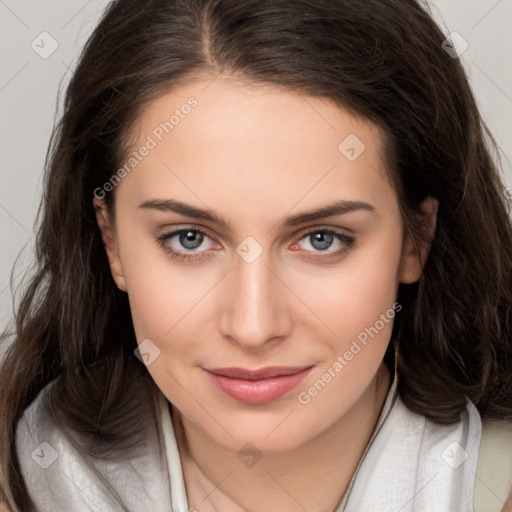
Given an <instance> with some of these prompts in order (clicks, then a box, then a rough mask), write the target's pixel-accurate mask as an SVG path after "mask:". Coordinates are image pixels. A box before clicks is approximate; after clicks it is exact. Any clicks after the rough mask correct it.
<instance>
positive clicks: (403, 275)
mask: <svg viewBox="0 0 512 512" xmlns="http://www.w3.org/2000/svg"><path fill="white" fill-rule="evenodd" d="M438 206H439V203H438V201H437V199H436V198H435V197H432V196H429V197H427V198H426V199H425V200H424V201H423V202H422V203H421V204H420V210H421V215H422V217H423V218H424V221H425V222H426V224H427V226H428V234H429V238H430V239H431V240H432V239H433V238H434V233H435V230H436V221H437V208H438ZM430 246H431V243H429V242H426V241H425V240H422V239H421V238H417V237H413V235H412V233H410V232H407V233H406V234H405V240H404V244H403V249H402V260H401V263H400V274H399V275H400V282H401V283H404V284H410V283H415V282H416V281H418V280H419V278H420V277H421V273H422V271H423V266H424V265H425V262H426V261H427V257H428V253H429V251H430Z"/></svg>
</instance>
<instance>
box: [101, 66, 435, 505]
mask: <svg viewBox="0 0 512 512" xmlns="http://www.w3.org/2000/svg"><path fill="white" fill-rule="evenodd" d="M190 97H194V98H195V99H197V106H195V107H194V108H193V109H192V110H191V111H190V113H189V114H188V115H186V116H183V118H182V119H181V118H180V121H179V124H177V125H176V126H175V127H174V128H173V130H172V131H170V133H168V134H164V136H163V137H162V140H161V141H158V140H157V139H155V140H156V141H157V144H156V147H154V148H153V149H151V151H149V153H148V154H147V156H145V157H144V158H143V159H142V160H141V161H140V162H139V163H138V164H137V166H136V168H135V169H134V170H132V171H131V172H130V173H128V174H127V176H126V177H124V178H123V179H122V180H121V182H120V183H119V184H118V185H117V186H116V189H115V194H116V205H115V215H116V220H115V223H114V222H112V220H111V219H110V218H109V216H108V214H107V212H106V210H105V208H104V204H103V202H102V201H101V200H100V199H95V200H94V204H95V207H96V208H97V212H98V223H99V226H100V228H101V230H102V234H103V241H104V244H105V247H106V250H107V254H108V257H109V262H110V266H111V269H112V275H113V277H114V280H115V282H116V284H117V286H118V287H119V288H120V289H121V290H124V291H126V292H127V293H128V295H129V299H130V305H131V310H132V316H133V322H134V328H135V332H136V336H137V340H138V342H139V343H141V342H142V341H143V340H145V339H149V340H151V343H152V344H154V346H156V347H158V349H159V351H160V354H159V355H158V357H156V359H155V360H154V361H153V362H152V363H151V364H150V365H149V366H148V371H149V372H150V374H151V376H152V377H153V379H154V380H155V382H156V384H157V385H158V386H159V388H160V389H161V390H162V392H163V393H164V394H165V395H166V397H167V398H168V399H169V401H170V402H172V404H173V405H174V409H173V421H174V424H175V428H176V431H177V437H178V445H179V448H180V454H181V457H182V463H183V467H184V473H185V481H186V486H187V493H188V497H189V505H190V506H191V507H194V508H195V509H196V510H198V511H200V512H203V511H212V510H223V511H228V512H230V511H242V510H251V511H255V510H280V511H295V510H304V509H306V510H316V511H321V510H325V511H329V510H333V509H334V507H335V506H336V504H337V503H338V502H339V500H340V499H341V497H342V495H343V493H344V492H345V489H346V487H347V485H348V482H349V481H350V478H351V476H352V474H353V472H354V470H355V468H356V466H357V464H358V462H359V460H360V458H361V456H362V454H363V451H364V449H365V447H366V445H367V443H368V440H369V439H370V436H371V434H372V432H373V429H374V427H375V424H376V421H377V419H378V416H379V414H380V411H381V409H382V406H383V403H384V400H385V397H386V395H387V392H388V390H389V386H390V383H391V376H390V374H389V371H388V370H387V367H386V365H385V364H384V363H383V362H382V359H383V356H384V353H385V351H386V348H387V345H388V343H389V339H390V335H391V330H392V321H389V322H387V323H384V327H383V328H381V329H380V330H379V331H378V334H377V335H375V336H374V337H373V338H370V339H369V342H368V344H367V345H366V346H364V347H363V348H362V349H361V350H360V351H359V352H358V353H357V354H356V355H354V357H353V358H352V359H351V360H350V361H348V362H347V364H346V365H345V366H344V367H343V369H342V370H341V371H339V372H336V373H335V377H333V378H332V379H331V380H330V382H329V383H328V384H327V385H326V386H325V387H324V388H323V389H322V390H321V391H320V392H318V393H317V394H316V395H315V396H314V397H312V398H311V400H310V401H309V403H307V404H302V403H300V402H299V400H298V395H299V393H300V392H304V391H307V390H308V389H309V388H310V387H311V386H312V385H313V384H314V383H315V381H317V380H318V379H321V378H322V375H323V374H324V373H325V372H326V371H327V370H328V369H329V368H330V367H331V368H332V366H333V364H334V363H335V362H336V361H337V360H338V356H343V354H345V352H346V351H347V350H349V349H350V346H351V343H352V342H353V341H354V340H356V339H357V336H358V335H359V334H360V333H361V332H363V331H364V330H365V328H369V327H371V326H374V325H375V324H376V321H377V320H379V318H380V315H382V314H385V313H386V311H389V310H392V308H393V304H394V303H395V297H396V293H397V289H398V284H399V282H400V281H401V282H407V283H410V282H414V281H416V280H417V279H419V277H420V274H421V270H422V265H421V263H420V259H419V257H418V253H417V250H416V247H415V244H414V242H413V240H412V239H411V238H410V237H408V236H405V237H404V230H403V223H402V220H401V216H400V212H399V205H398V202H397V198H396V195H395V192H394V190H393V188H392V186H391V185H390V182H389V180H388V178H387V175H386V170H385V168H384V164H383V161H384V159H383V157H382V146H383V134H382V132H381V131H380V130H379V129H378V128H377V127H376V126H375V125H373V124H370V123H368V122H366V121H364V120H362V119H360V118H357V117H354V116H352V115H350V114H349V113H348V112H347V111H346V110H345V109H342V108H340V107H339V106H337V105H334V104H333V103H330V102H328V101H326V100H323V99H319V98H313V97H308V96H304V95H302V94H300V93H296V92H290V91H285V90H281V89H278V88H276V87H273V86H269V85H249V84H247V83H243V82H241V81H239V80H235V79H233V78H231V77H227V76H220V77H218V78H217V79H215V80H214V81H213V82H212V81H211V77H210V78H208V77H207V78H197V79H195V80H191V81H189V82H185V83H182V84H180V85H178V86H176V87H174V88H173V89H172V90H170V92H167V93H166V94H164V95H163V96H161V97H159V98H158V99H156V100H155V101H153V102H152V103H151V104H150V105H148V107H147V108H146V109H145V110H144V112H143V113H142V115H141V117H140V119H138V122H137V126H136V130H135V132H134V138H133V144H132V148H131V149H132V150H134V149H137V148H139V147H141V146H142V145H143V144H144V142H145V141H146V140H147V137H148V136H152V137H153V138H155V137H154V135H152V134H153V133H154V130H155V128H156V127H158V126H159V124H160V123H161V122H163V121H165V120H166V119H168V118H169V115H170V114H172V112H173V111H174V110H175V109H176V108H180V106H181V105H183V104H185V103H186V102H187V100H188V98H190ZM350 134H355V135H356V136H357V137H358V139H360V141H362V142H363V143H364V145H365V150H364V151H363V152H362V153H361V154H360V155H359V156H358V158H356V159H355V160H354V161H350V160H349V159H348V158H347V157H346V154H344V153H343V151H340V150H339V145H340V143H341V142H342V141H344V140H345V139H346V137H347V136H349V135H350ZM156 199H158V200H168V199H174V200H178V201H181V202H183V203H187V204H190V205H192V206H194V207H197V208H202V209H209V210H211V211H214V212H215V213H216V214H217V215H218V216H222V217H223V218H224V219H225V220H226V222H227V223H228V224H229V228H228V227H224V226H221V225H217V224H214V223H213V222H211V221H208V220H204V219H196V218H192V217H188V216H186V215H182V214H178V213H175V212H168V211H158V210H156V209H150V208H140V207H139V206H140V205H141V204H142V203H143V202H145V201H150V200H156ZM340 200H346V201H363V202H365V203H369V204H370V205H371V206H372V207H373V211H368V210H365V209H359V210H354V211H351V212H349V213H345V214H342V215H336V216H331V217H325V218H322V219H317V220H313V221H308V222H303V223H301V224H298V225H294V226H288V227H286V226H284V224H283V222H284V219H285V218H286V217H287V216H289V215H295V214H298V213H300V212H304V211H309V210H313V209H319V208H321V207H324V206H326V205H327V204H330V203H332V202H335V201H340ZM435 209H436V201H435V200H434V199H432V198H429V199H427V200H426V201H425V202H424V203H423V210H424V212H425V214H426V215H430V218H431V219H432V229H434V228H435V215H434V213H435ZM193 228H200V229H201V230H204V231H205V232H206V233H207V236H206V237H205V238H204V241H203V242H202V244H201V245H200V246H199V248H198V249H194V250H190V249H187V246H185V247H184V246H183V245H182V244H181V243H180V239H179V236H174V237H173V238H172V239H167V241H166V242H165V247H167V248H169V247H171V248H172V249H174V250H175V251H178V252H181V253H188V254H191V253H193V254H194V255H195V256H196V257H197V256H198V257H197V259H195V260H193V261H180V260H179V259H172V258H171V256H170V255H169V253H168V252H166V250H165V249H164V248H163V247H162V245H160V244H159V243H158V241H157V239H158V238H159V237H162V236H164V235H167V234H170V233H172V232H173V231H176V230H177V229H193ZM313 229H316V230H317V231H318V230H320V233H322V229H324V230H325V229H332V230H335V231H336V232H338V233H340V234H342V235H345V236H350V237H352V238H353V239H354V241H353V244H347V243H345V242H342V241H340V240H339V239H338V238H337V237H336V236H335V237H334V238H333V241H332V244H331V245H330V246H329V247H328V248H327V249H326V250H324V251H322V250H320V249H318V243H317V244H316V245H313V244H314V236H306V233H308V232H309V231H311V230H313ZM315 232H316V231H315ZM317 236H318V235H317ZM246 237H252V238H253V239H254V240H255V241H256V244H255V243H254V241H250V242H249V245H248V246H244V244H243V243H242V242H244V241H245V242H247V241H246V240H245V239H246ZM241 243H242V244H241ZM251 244H252V245H251ZM417 245H418V249H419V251H420V254H421V261H425V259H426V257H427V254H428V246H427V245H426V244H425V243H424V242H421V241H417ZM237 247H242V248H245V249H247V248H249V254H250V255H255V254H256V252H255V251H256V249H259V250H261V254H259V256H258V257H257V258H255V259H254V260H253V261H251V262H248V261H246V260H245V259H244V258H243V257H241V256H240V255H239V253H237ZM343 248H345V249H346V250H345V251H344V252H342V253H341V254H339V255H338V256H336V257H331V258H328V257H325V255H326V254H329V253H330V254H333V253H335V252H336V251H339V250H340V249H343ZM322 255H323V256H324V258H323V259H322ZM379 325H380V324H379ZM152 346H153V345H152ZM267 366H300V367H305V366H313V368H312V370H311V371H310V373H309V374H308V375H307V376H306V378H305V379H304V380H303V381H302V382H301V383H300V384H299V385H298V386H297V387H296V388H295V389H292V390H291V391H290V392H288V393H286V394H285V395H284V396H282V397H280V398H279V399H277V400H275V401H272V402H270V403H266V404H247V403H243V402H240V401H237V400H234V399H232V398H230V397H228V396H226V395H225V394H223V393H221V392H220V391H218V390H217V389H216V388H215V387H214V386H213V385H212V383H211V382H210V379H209V377H208V375H207V373H206V372H205V371H204V368H210V369H211V368H222V367H242V368H250V369H259V368H263V367H267ZM249 442H250V443H252V444H253V445H254V446H255V447H256V448H257V450H259V452H260V453H261V458H260V459H259V460H258V461H257V463H256V464H254V465H252V466H251V467H248V466H247V464H244V463H243V461H241V460H240V458H239V457H238V456H237V454H238V452H239V450H240V449H241V448H242V447H244V445H246V443H249ZM219 483H220V484H219ZM207 494H208V497H207V498H205V496H206V495H207ZM319 504H321V505H319Z"/></svg>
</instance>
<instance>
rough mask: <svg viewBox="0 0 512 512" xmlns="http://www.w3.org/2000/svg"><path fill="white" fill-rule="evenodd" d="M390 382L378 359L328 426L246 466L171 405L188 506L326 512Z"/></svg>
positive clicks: (233, 511) (241, 511)
mask: <svg viewBox="0 0 512 512" xmlns="http://www.w3.org/2000/svg"><path fill="white" fill-rule="evenodd" d="M390 384H391V376H390V372H389V370H388V368H387V366H386V364H385V363H382V365H381V366H380V368H379V371H378V372H377V374H376V375H375V378H374V379H373V380H372V382H371V383H370V385H369V386H368V387H367V388H366V390H365V391H364V392H363V394H362V395H361V397H360V398H359V400H358V401H357V402H356V403H355V404H354V406H353V407H352V408H351V409H350V410H349V411H348V412H347V413H346V414H345V415H344V416H342V417H341V418H340V419H338V420H337V421H336V422H335V423H334V424H333V425H331V426H330V427H329V428H327V429H326V430H325V431H323V432H322V433H321V434H320V435H318V436H317V437H315V438H313V439H312V440H310V441H309V442H307V443H305V444H303V445H301V446H299V447H297V448H295V449H293V450H290V451H287V452H284V453H278V454H265V456H264V457H262V458H261V460H260V461H258V463H257V464H255V465H254V466H252V467H250V468H245V467H243V465H241V463H240V460H239V459H238V457H237V453H236V452H234V451H232V450H227V449H225V448H224V447H222V446H219V445H218V444H217V443H215V442H214V441H213V440H211V439H210V438H209V437H208V436H206V435H205V433H204V432H203V431H202V430H200V429H198V428H197V427H196V426H195V425H193V424H191V423H190V422H188V421H187V419H186V418H184V417H183V416H182V415H181V414H180V412H179V411H178V410H177V409H174V410H173V425H174V429H175V431H176V439H177V443H178V448H179V452H180V458H181V463H182V467H183V474H184V480H185V484H186V488H187V496H188V501H189V506H190V507H194V508H196V509H197V510H200V511H201V512H214V511H222V512H246V511H253V510H279V511H283V512H292V511H293V512H295V511H301V512H303V511H304V510H316V511H318V512H332V511H333V510H334V509H335V507H336V505H337V504H338V503H339V502H340V500H341V499H342V497H343V495H344V494H345V491H346V489H347V487H348V485H349V483H350V480H351V478H352V475H353V474H354V472H355V470H356V468H357V465H358V463H359V461H360V459H361V457H362V455H363V453H364V451H365V449H366V446H367V444H368V442H369V440H370V438H371V436H372V433H373V431H374V429H375V426H376V423H377V421H378V418H379V415H380V413H381V411H382V407H383V405H384V401H385V399H386V396H387V393H388V391H389V387H390ZM319 503H321V504H322V505H321V507H323V508H321V509H320V508H319V505H318V504H319Z"/></svg>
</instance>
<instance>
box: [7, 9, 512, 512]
mask: <svg viewBox="0 0 512 512" xmlns="http://www.w3.org/2000/svg"><path fill="white" fill-rule="evenodd" d="M444 39H445V37H444V36H443V35H442V33H441V32H440V30H439V29H438V28H437V27H436V25H435V24H434V23H433V21H432V20H431V18H430V17H429V16H428V14H427V13H426V12H424V10H423V9H422V8H421V7H420V6H418V5H417V4H416V3H415V2H413V1H412V0H370V1H368V2H365V3H364V4H361V2H357V1H350V0H337V1H335V2H333V1H327V0H319V1H315V2H311V1H305V0H298V1H294V2H285V1H284V0H272V1H270V0H247V1H244V2H236V1H233V0H186V1H185V0H151V1H148V2H145V3H144V4H143V6H142V7H141V4H140V3H138V2H135V1H133V0H118V1H116V2H113V3H112V4H111V5H110V6H109V8H108V9H107V11H106V13H105V15H104V17H103V18H102V20H101V22H100V24H99V26H98V27H97V29H96V30H95V32H94V33H93V35H92V36H91V38H90V39H89V41H88V43H87V44H86V47H85V49H84V52H83V55H82V58H81V60H80V62H79V65H78V67H77V69H76V71H75V73H74V76H73V79H72V80H71V83H70V85H69V88H68V91H67V96H66V101H65V106H64V113H63V116H62V121H61V122H60V123H59V125H58V127H57V129H56V131H55V137H54V138H53V143H52V146H51V152H50V158H49V163H48V169H47V174H46V184H45V194H44V200H43V205H42V218H41V224H40V229H39V232H38V253H37V257H38V264H39V267H38V270H37V272H36V274H35V275H34V277H33V279H32V282H31V285H30V287H29V288H28V290H27V291H26V293H25V295H24V298H23V301H22V302H21V304H20V307H19V310H18V313H17V317H16V335H15V340H14V342H13V344H12V346H10V347H9V349H8V351H7V355H6V358H5V362H4V363H3V366H2V370H1V376H0V379H1V382H0V386H1V387H2V390H3V394H2V398H1V400H2V402H1V411H2V424H1V428H2V450H1V452H2V465H1V467H2V476H1V482H2V486H1V489H2V495H1V496H2V499H3V501H4V502H5V503H6V504H7V506H8V507H9V508H10V509H11V510H24V511H25V510H66V511H70V510H88V509H90V510H155V511H157V510H158V511H160V510H162V511H164V510H179V511H183V510H197V511H200V512H203V511H214V510H222V511H227V512H230V511H242V510H250V511H259V510H279V511H295V510H311V511H318V512H324V511H325V512H327V511H333V510H335V511H337V512H339V511H342V510H347V511H363V510H364V511H367V510H372V511H377V510H382V511H389V510H411V511H419V510H436V511H453V510H460V511H463V510H464V511H466V510H472V509H473V495H474V490H475V480H476V472H477V470H478V464H479V459H480V443H481V439H482V421H483V420H487V419H490V418H495V419H506V418H510V417H511V415H512V402H511V398H512V380H511V379H512V371H511V370H512V345H511V343H510V335H511V334H512V333H511V327H510V325H511V317H510V304H511V299H512V293H511V292H512V289H511V284H512V282H511V270H512V260H511V254H512V238H511V229H510V227H511V226H510V220H509V218H508V216H507V209H506V198H505V194H504V187H503V184H502V182H501V180H500V177H499V174H498V171H497V169H496V166H495V164H494V163H493V161H492V159H491V155H490V152H489V149H488V147H487V143H486V138H485V137H486V131H485V128H484V127H483V124H482V121H481V119H480V116H479V113H478V110H477V107H476V104H475V101H474V98H473V96H472V93H471V90H470V88H469V86H468V82H467V79H466V77H465V75H464V72H463V70H462V67H461V65H460V63H459V62H458V60H457V59H454V58H453V56H452V55H450V54H448V53H447V52H446V51H444V49H443V46H442V43H443V41H444ZM487 485H488V486H489V487H490V488H491V490H492V489H493V485H494V482H491V481H488V482H487ZM494 494H497V491H496V492H494ZM499 500H501V503H500V508H501V507H504V506H505V503H504V501H505V498H502V497H501V496H500V497H499Z"/></svg>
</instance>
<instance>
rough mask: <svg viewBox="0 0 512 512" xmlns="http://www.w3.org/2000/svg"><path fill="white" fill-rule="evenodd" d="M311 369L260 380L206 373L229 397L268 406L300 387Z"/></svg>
mask: <svg viewBox="0 0 512 512" xmlns="http://www.w3.org/2000/svg"><path fill="white" fill-rule="evenodd" d="M311 368H312V367H309V368H306V369H304V370H302V371H301V372H299V373H294V374H293V375H279V376H276V377H270V378H268V379H260V380H245V379H234V378H231V377H224V376H222V375H216V374H214V373H211V372H208V371H207V372H206V373H208V375H209V376H210V379H212V381H213V383H214V385H215V386H216V387H217V389H219V390H220V391H222V392H223V393H225V394H226V395H228V396H229V397H231V398H234V399H235V400H238V401H240V402H245V403H248V404H266V403H268V402H273V401H274V400H277V399H278V398H280V397H281V396H283V395H284V394H285V393H287V392H288V391H290V390H292V389H293V388H294V387H296V386H298V385H299V384H300V382H301V381H302V379H304V377H305V376H306V375H307V374H308V373H309V371H310V370H311Z"/></svg>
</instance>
